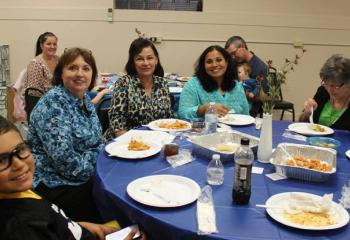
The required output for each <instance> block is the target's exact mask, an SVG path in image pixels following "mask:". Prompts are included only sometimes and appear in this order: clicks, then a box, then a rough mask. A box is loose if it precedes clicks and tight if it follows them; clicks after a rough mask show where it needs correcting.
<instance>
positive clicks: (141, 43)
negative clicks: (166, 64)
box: [125, 38, 164, 77]
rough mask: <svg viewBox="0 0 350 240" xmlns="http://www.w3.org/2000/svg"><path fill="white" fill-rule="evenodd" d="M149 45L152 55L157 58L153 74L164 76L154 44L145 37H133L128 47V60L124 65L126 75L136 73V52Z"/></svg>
mask: <svg viewBox="0 0 350 240" xmlns="http://www.w3.org/2000/svg"><path fill="white" fill-rule="evenodd" d="M147 47H150V48H152V50H153V53H154V55H155V56H156V57H157V59H158V64H157V65H156V68H155V69H154V73H153V75H155V76H159V77H163V76H164V69H163V67H162V64H161V63H160V58H159V54H158V51H157V49H156V47H155V46H154V44H153V43H152V42H151V41H150V40H148V39H145V38H137V39H135V40H134V41H133V42H132V43H131V45H130V48H129V59H128V62H127V63H126V65H125V71H126V73H127V74H128V75H136V74H137V72H136V67H135V61H134V58H135V57H136V55H137V54H139V53H140V52H142V50H143V49H144V48H147Z"/></svg>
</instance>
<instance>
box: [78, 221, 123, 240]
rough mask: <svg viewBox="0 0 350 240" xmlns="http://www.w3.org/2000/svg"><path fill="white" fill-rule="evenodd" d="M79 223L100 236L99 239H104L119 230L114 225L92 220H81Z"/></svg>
mask: <svg viewBox="0 0 350 240" xmlns="http://www.w3.org/2000/svg"><path fill="white" fill-rule="evenodd" d="M79 224H80V225H81V226H82V227H84V228H86V229H87V230H89V232H91V233H92V234H94V235H95V236H97V237H98V239H100V240H103V239H105V236H106V235H107V234H110V233H112V232H115V231H117V230H119V229H118V228H114V227H106V226H104V225H102V224H96V223H90V222H79Z"/></svg>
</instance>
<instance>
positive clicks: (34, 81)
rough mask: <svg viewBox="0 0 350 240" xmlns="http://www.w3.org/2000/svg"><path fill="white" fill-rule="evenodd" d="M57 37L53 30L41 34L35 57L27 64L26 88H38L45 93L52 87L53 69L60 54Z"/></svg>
mask: <svg viewBox="0 0 350 240" xmlns="http://www.w3.org/2000/svg"><path fill="white" fill-rule="evenodd" d="M56 51H57V37H56V35H55V34H53V33H51V32H45V33H43V34H41V35H40V36H39V38H38V40H37V42H36V52H35V58H34V59H33V60H32V61H31V62H30V63H29V65H28V66H27V79H26V80H25V83H24V88H25V89H27V88H36V89H38V90H40V91H42V92H43V93H46V92H48V91H49V90H50V89H51V88H52V76H53V71H54V70H55V68H56V65H57V61H58V56H57V55H56Z"/></svg>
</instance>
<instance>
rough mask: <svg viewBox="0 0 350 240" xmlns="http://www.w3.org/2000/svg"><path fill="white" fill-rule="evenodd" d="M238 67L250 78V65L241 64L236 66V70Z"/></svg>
mask: <svg viewBox="0 0 350 240" xmlns="http://www.w3.org/2000/svg"><path fill="white" fill-rule="evenodd" d="M239 67H242V68H243V69H244V71H245V72H246V73H247V74H248V76H250V74H251V73H252V68H251V67H250V65H249V64H248V63H241V64H239V65H238V66H237V70H238V68H239Z"/></svg>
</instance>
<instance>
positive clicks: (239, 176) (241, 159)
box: [232, 138, 254, 204]
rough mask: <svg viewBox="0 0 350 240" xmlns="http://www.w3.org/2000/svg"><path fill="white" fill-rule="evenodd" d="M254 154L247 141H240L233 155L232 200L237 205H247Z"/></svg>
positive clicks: (243, 139) (244, 139)
mask: <svg viewBox="0 0 350 240" xmlns="http://www.w3.org/2000/svg"><path fill="white" fill-rule="evenodd" d="M253 160H254V154H253V152H252V150H251V149H250V147H249V139H248V138H242V139H241V148H240V150H239V151H238V152H236V153H235V168H234V177H233V190H232V199H233V202H234V203H237V204H247V203H248V202H249V199H250V194H251V177H252V164H253Z"/></svg>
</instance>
